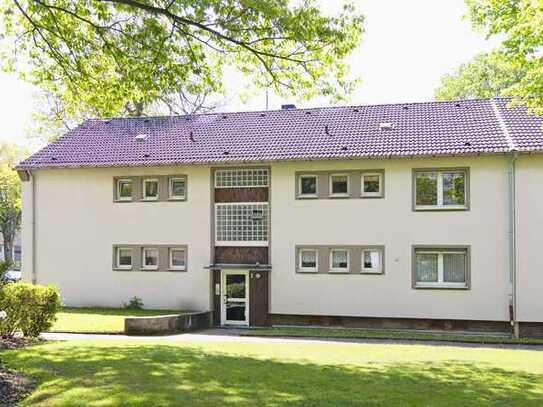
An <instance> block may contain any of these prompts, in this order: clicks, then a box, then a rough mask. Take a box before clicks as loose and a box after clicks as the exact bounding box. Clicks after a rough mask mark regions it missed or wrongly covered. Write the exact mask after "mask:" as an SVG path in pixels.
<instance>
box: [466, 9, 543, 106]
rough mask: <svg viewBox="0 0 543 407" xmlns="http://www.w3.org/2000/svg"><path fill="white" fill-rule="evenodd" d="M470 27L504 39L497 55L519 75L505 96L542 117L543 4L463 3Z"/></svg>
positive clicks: (505, 91)
mask: <svg viewBox="0 0 543 407" xmlns="http://www.w3.org/2000/svg"><path fill="white" fill-rule="evenodd" d="M466 4H467V6H468V16H469V17H470V19H471V21H472V23H473V25H474V26H475V27H477V28H479V29H482V30H483V31H485V32H486V34H487V35H488V36H489V37H490V36H499V37H500V38H503V41H502V44H501V46H500V48H499V52H500V53H502V54H503V56H504V58H505V59H506V60H507V62H508V63H509V64H511V65H512V66H513V67H515V72H520V73H521V75H520V77H519V78H518V80H517V81H516V82H515V83H513V84H511V85H510V86H509V87H508V88H507V89H506V90H504V93H505V94H506V95H509V96H513V97H514V103H517V104H518V103H521V104H525V105H527V106H528V108H529V109H530V110H531V111H532V112H534V113H538V114H543V29H542V27H543V1H541V0H506V1H505V0H466Z"/></svg>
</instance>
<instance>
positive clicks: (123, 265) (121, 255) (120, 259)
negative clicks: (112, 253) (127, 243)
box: [117, 247, 132, 270]
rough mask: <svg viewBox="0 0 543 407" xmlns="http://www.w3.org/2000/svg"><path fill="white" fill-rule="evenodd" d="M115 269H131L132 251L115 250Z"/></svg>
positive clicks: (122, 248) (127, 248)
mask: <svg viewBox="0 0 543 407" xmlns="http://www.w3.org/2000/svg"><path fill="white" fill-rule="evenodd" d="M117 268H119V269H125V270H130V269H132V249H131V248H129V247H118V248H117Z"/></svg>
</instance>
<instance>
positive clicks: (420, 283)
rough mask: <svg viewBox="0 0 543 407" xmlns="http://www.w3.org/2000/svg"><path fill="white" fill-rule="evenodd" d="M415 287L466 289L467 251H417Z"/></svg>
mask: <svg viewBox="0 0 543 407" xmlns="http://www.w3.org/2000/svg"><path fill="white" fill-rule="evenodd" d="M414 255H415V261H414V267H415V270H414V277H415V287H419V288H432V287H438V288H439V287H444V288H466V287H467V269H468V264H467V249H426V248H419V249H415V253H414Z"/></svg>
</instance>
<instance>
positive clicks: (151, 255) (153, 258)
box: [142, 247, 158, 270]
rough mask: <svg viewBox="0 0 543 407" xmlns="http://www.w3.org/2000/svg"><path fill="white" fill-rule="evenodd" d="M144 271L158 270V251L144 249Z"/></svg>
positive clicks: (148, 248)
mask: <svg viewBox="0 0 543 407" xmlns="http://www.w3.org/2000/svg"><path fill="white" fill-rule="evenodd" d="M142 267H143V269H145V270H158V249H156V248H150V247H144V248H143V265H142Z"/></svg>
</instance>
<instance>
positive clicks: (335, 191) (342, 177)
mask: <svg viewBox="0 0 543 407" xmlns="http://www.w3.org/2000/svg"><path fill="white" fill-rule="evenodd" d="M349 179H350V177H349V174H331V175H330V196H331V197H348V196H349V195H350V192H351V190H350V187H349Z"/></svg>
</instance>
